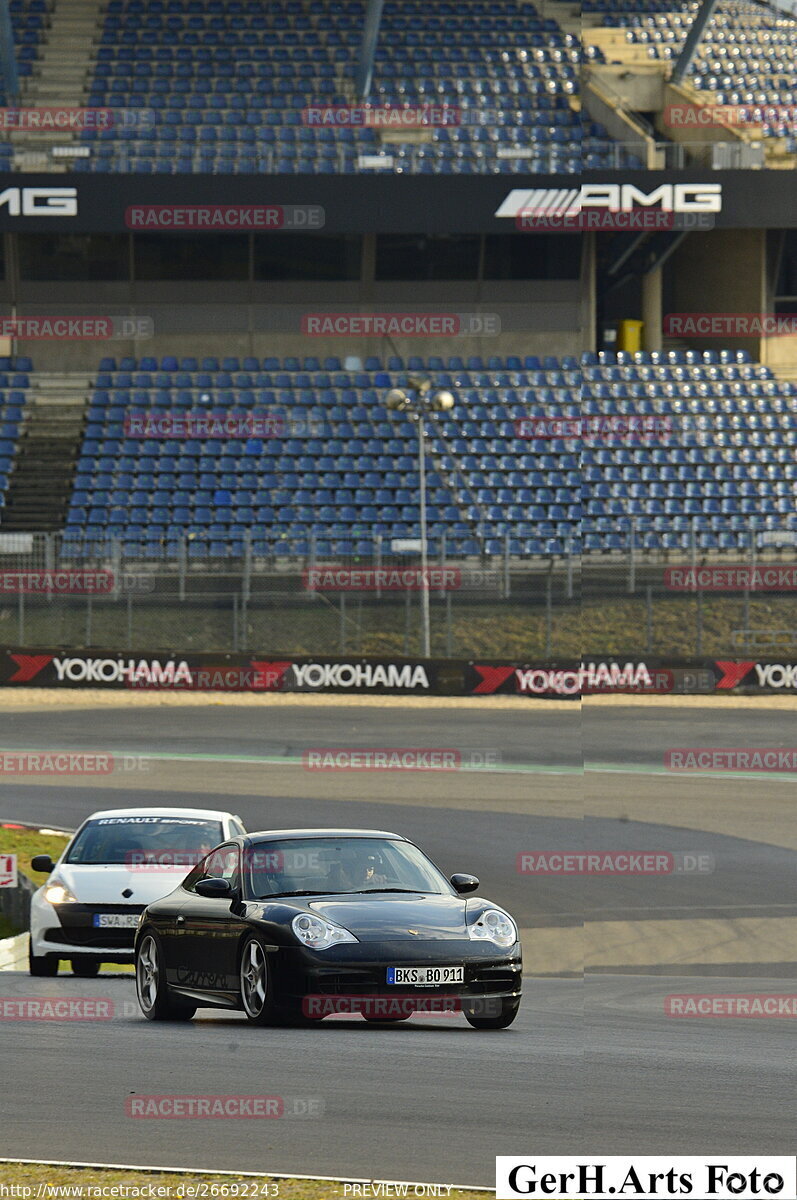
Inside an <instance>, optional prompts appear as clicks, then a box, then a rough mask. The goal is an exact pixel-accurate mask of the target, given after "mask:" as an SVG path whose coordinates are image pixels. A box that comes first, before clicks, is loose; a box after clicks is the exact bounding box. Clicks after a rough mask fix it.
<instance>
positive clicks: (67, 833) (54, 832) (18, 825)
mask: <svg viewBox="0 0 797 1200" xmlns="http://www.w3.org/2000/svg"><path fill="white" fill-rule="evenodd" d="M0 829H24V830H25V831H26V832H27V833H42V834H44V835H45V836H46V837H71V836H72V834H73V833H74V832H75V831H74V829H42V828H41V827H40V826H39V825H28V824H26V823H25V822H24V821H0ZM0 1162H2V1159H0Z"/></svg>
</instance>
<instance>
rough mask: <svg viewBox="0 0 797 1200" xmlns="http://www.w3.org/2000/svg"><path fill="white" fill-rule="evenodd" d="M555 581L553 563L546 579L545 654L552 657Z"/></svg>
mask: <svg viewBox="0 0 797 1200" xmlns="http://www.w3.org/2000/svg"><path fill="white" fill-rule="evenodd" d="M552 581H553V563H551V566H550V568H549V570H548V578H547V579H546V581H545V655H546V658H550V656H551V654H552V653H553V649H552V647H553V612H552V604H551V599H552V598H551V592H552V586H551V585H552Z"/></svg>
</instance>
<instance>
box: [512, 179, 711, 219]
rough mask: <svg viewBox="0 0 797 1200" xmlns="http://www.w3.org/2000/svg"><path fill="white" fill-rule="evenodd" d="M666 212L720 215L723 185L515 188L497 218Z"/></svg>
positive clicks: (594, 185)
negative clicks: (597, 211) (588, 211)
mask: <svg viewBox="0 0 797 1200" xmlns="http://www.w3.org/2000/svg"><path fill="white" fill-rule="evenodd" d="M653 207H656V208H659V209H661V210H662V211H663V212H675V213H718V212H721V211H722V184H721V183H662V184H660V185H659V186H658V187H656V188H654V189H653V191H652V192H646V191H643V190H642V189H641V188H638V187H637V186H636V185H635V184H633V183H584V184H582V185H581V187H580V188H572V189H561V188H548V189H540V188H532V189H527V188H514V189H513V190H512V191H511V192H510V193H509V195H508V196H507V197H506V199H505V200H504V201H503V203H502V204H501V205H500V207H499V208H498V209H497V210H496V213H495V215H496V217H515V218H517V217H522V216H525V215H542V214H545V215H554V214H559V215H567V216H572V215H574V214H576V213H579V212H580V211H581V210H582V209H584V208H602V209H606V210H608V211H609V212H635V211H636V210H638V209H640V208H653Z"/></svg>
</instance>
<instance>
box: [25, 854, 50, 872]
mask: <svg viewBox="0 0 797 1200" xmlns="http://www.w3.org/2000/svg"><path fill="white" fill-rule="evenodd" d="M30 866H31V870H32V871H46V872H47V874H48V875H49V874H50V872H51V871H54V870H55V863H54V862H53V860H52V859H51V858H50V855H49V854H34V856H33V858H32V859H31V860H30Z"/></svg>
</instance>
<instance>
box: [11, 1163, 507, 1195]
mask: <svg viewBox="0 0 797 1200" xmlns="http://www.w3.org/2000/svg"><path fill="white" fill-rule="evenodd" d="M0 1163H16V1164H17V1165H23V1166H32V1167H91V1168H94V1169H95V1170H97V1169H98V1170H102V1171H142V1172H147V1173H149V1172H157V1173H158V1174H159V1175H224V1176H228V1177H229V1176H232V1177H233V1178H235V1179H242V1178H246V1179H306V1180H315V1181H316V1182H318V1183H368V1184H374V1183H386V1184H389V1185H390V1186H391V1187H396V1186H398V1187H407V1188H415V1187H423V1188H434V1187H445V1188H450V1189H451V1190H452V1191H462V1192H487V1193H490V1192H493V1191H495V1189H494V1188H488V1187H481V1186H479V1185H473V1184H462V1183H450V1184H449V1183H443V1184H440V1183H419V1182H407V1181H405V1180H398V1179H377V1178H376V1177H375V1176H372V1177H371V1178H370V1179H369V1178H360V1177H359V1176H355V1175H291V1174H289V1173H288V1172H287V1171H214V1170H205V1169H204V1168H202V1167H149V1166H148V1167H139V1166H135V1164H133V1163H99V1162H68V1161H61V1160H60V1159H52V1158H50V1159H47V1158H0Z"/></svg>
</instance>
